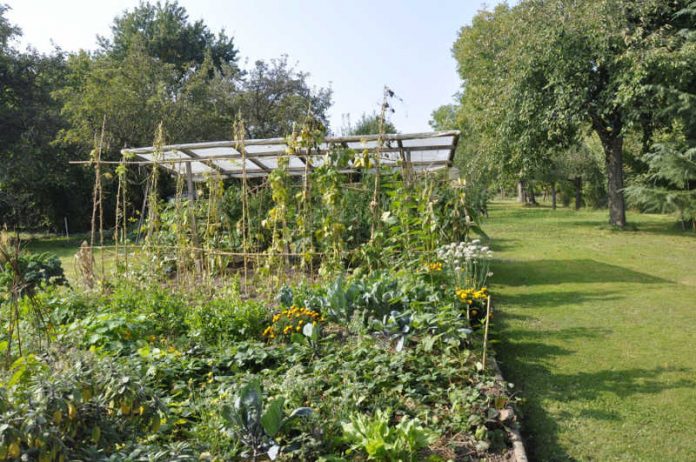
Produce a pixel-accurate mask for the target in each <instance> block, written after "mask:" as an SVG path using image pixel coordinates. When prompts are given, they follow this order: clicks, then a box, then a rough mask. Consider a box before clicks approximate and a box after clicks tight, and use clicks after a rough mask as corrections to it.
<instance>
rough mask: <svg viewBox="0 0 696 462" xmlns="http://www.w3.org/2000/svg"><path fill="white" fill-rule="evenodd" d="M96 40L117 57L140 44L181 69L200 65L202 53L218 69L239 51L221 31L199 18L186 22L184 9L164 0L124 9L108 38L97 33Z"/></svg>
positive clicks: (234, 59) (154, 55) (234, 57)
mask: <svg viewBox="0 0 696 462" xmlns="http://www.w3.org/2000/svg"><path fill="white" fill-rule="evenodd" d="M99 44H100V46H101V48H102V51H103V52H105V53H106V54H108V55H110V56H113V57H116V58H117V59H118V58H123V57H125V56H126V55H127V54H128V52H129V51H130V50H131V49H133V48H136V47H141V48H143V49H144V50H145V51H146V52H147V54H148V55H150V56H153V57H156V58H157V59H159V60H160V61H162V62H165V63H168V64H172V65H174V66H175V67H176V68H177V69H179V70H180V71H181V72H182V73H183V72H185V71H187V70H188V69H189V67H190V66H196V65H198V66H200V65H201V64H202V63H203V61H204V60H205V59H206V55H209V56H210V59H212V62H213V64H214V65H215V67H216V68H218V69H221V68H222V67H223V66H235V65H236V61H237V58H238V56H237V55H238V53H239V52H238V50H237V49H236V48H235V46H234V44H233V41H232V38H231V37H227V35H225V33H224V31H222V32H220V33H219V34H218V36H217V37H215V35H214V34H213V33H212V32H211V31H210V30H209V29H208V26H206V25H205V23H204V22H203V21H202V20H198V21H196V22H194V23H191V22H189V17H188V13H187V11H186V9H185V8H184V7H183V6H180V5H179V4H178V2H177V1H168V0H167V1H165V2H164V3H161V2H160V1H158V2H157V3H155V4H152V3H141V4H140V5H139V6H137V7H135V8H133V9H132V10H127V11H125V12H124V13H123V14H121V15H120V16H118V17H117V18H116V19H114V23H113V25H112V26H111V38H108V37H102V36H100V37H99Z"/></svg>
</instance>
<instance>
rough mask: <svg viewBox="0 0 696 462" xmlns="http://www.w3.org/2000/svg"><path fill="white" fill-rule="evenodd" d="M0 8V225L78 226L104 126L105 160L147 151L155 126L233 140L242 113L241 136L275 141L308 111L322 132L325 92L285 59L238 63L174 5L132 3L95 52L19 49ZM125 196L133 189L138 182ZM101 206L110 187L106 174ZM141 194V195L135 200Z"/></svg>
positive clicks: (181, 135)
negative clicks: (85, 164)
mask: <svg viewBox="0 0 696 462" xmlns="http://www.w3.org/2000/svg"><path fill="white" fill-rule="evenodd" d="M7 9H8V7H7V6H4V5H2V4H0V88H1V89H0V127H1V129H0V226H2V225H6V226H9V227H15V226H17V227H20V228H44V229H53V230H58V229H61V230H62V228H63V224H64V220H65V219H66V218H68V220H69V222H70V227H71V228H72V229H75V230H81V229H85V228H86V227H87V226H88V225H89V220H90V214H91V189H92V184H93V175H94V174H93V172H92V171H91V170H90V169H89V168H80V167H76V166H74V165H73V166H71V165H69V164H68V161H69V160H77V159H83V160H86V159H89V158H90V153H91V151H92V150H93V149H94V146H95V137H97V136H98V135H99V133H100V131H101V128H102V124H103V123H104V121H105V126H106V131H105V134H106V136H105V143H104V150H103V155H102V158H104V159H111V160H114V159H119V158H120V150H121V149H122V148H123V147H126V146H142V145H151V144H152V142H153V137H154V132H155V128H156V126H157V125H158V124H159V123H160V122H162V124H163V127H164V131H165V136H166V141H167V142H168V143H180V142H192V141H203V140H214V139H230V138H231V137H232V123H233V120H234V117H235V116H236V115H237V113H238V112H241V113H242V115H243V117H244V119H245V122H246V129H247V136H248V137H250V138H259V137H275V136H284V135H286V134H288V133H289V132H290V131H291V130H292V124H293V122H295V121H301V120H302V119H303V118H304V117H305V116H306V114H307V112H308V111H311V112H312V113H313V114H314V116H315V117H317V118H318V119H319V120H320V121H322V122H323V123H324V124H325V125H327V126H328V120H327V110H328V109H329V107H330V105H331V97H332V95H331V90H330V89H326V88H318V89H315V88H312V87H310V85H309V83H308V81H307V77H308V75H307V74H306V73H304V72H302V71H299V70H297V69H295V67H294V66H292V65H291V64H290V63H289V62H288V59H287V57H285V56H282V57H279V58H278V59H273V60H270V61H256V62H255V63H254V64H253V65H252V66H251V68H249V69H242V68H241V67H240V65H239V50H238V49H237V47H236V45H235V43H234V41H233V39H232V38H231V37H229V36H227V35H226V34H225V33H224V32H220V33H218V34H214V33H213V32H212V31H210V29H209V28H208V27H207V26H206V25H205V24H204V22H203V21H195V22H192V21H191V20H190V19H189V17H188V14H187V12H186V10H185V8H183V7H182V6H180V5H178V3H177V2H176V1H173V2H169V1H167V2H164V3H161V2H157V3H141V4H140V5H139V6H137V7H135V8H133V9H132V10H128V11H125V12H124V13H123V14H121V15H120V16H118V17H117V18H115V19H114V22H113V25H112V27H111V31H110V33H109V34H107V35H105V36H99V37H98V43H99V46H98V49H97V50H94V51H86V50H80V51H78V52H66V51H63V50H60V49H56V50H55V51H53V52H52V53H49V54H42V53H39V52H37V51H35V50H31V49H29V50H26V51H21V50H18V49H17V48H16V47H15V46H13V43H12V42H13V40H14V39H16V38H17V37H19V36H20V35H21V30H20V29H19V28H18V27H17V26H15V25H13V24H10V23H9V21H8V20H7V18H6V15H5V13H6V11H7ZM131 181H132V182H133V185H131V191H133V193H134V194H136V195H137V194H138V191H141V190H142V187H141V186H142V185H141V182H139V180H138V179H137V175H135V176H133V178H132V179H131ZM104 182H105V183H104V188H105V191H106V199H105V200H106V201H107V203H106V204H105V205H106V209H107V215H109V213H108V210H109V206H111V207H113V203H112V201H113V195H114V194H113V193H114V191H113V190H114V189H115V184H114V181H113V179H110V175H108V174H107V175H105V178H104ZM140 194H142V192H140Z"/></svg>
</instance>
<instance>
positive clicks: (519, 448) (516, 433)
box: [488, 358, 529, 462]
mask: <svg viewBox="0 0 696 462" xmlns="http://www.w3.org/2000/svg"><path fill="white" fill-rule="evenodd" d="M488 360H489V364H490V365H491V368H492V369H493V372H494V373H495V378H496V380H499V381H501V382H504V381H505V379H504V378H503V374H502V372H501V371H500V367H499V366H498V362H497V361H496V360H495V358H488ZM506 409H507V410H508V411H509V412H510V421H511V424H510V425H506V426H505V429H506V430H507V432H508V436H509V437H510V442H511V443H512V454H513V457H514V459H513V460H514V462H529V459H528V458H527V451H526V450H525V448H524V442H523V441H522V435H521V434H520V424H519V422H518V421H517V418H516V416H515V410H514V409H513V408H512V406H511V405H508V406H507V408H506Z"/></svg>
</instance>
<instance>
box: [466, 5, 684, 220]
mask: <svg viewBox="0 0 696 462" xmlns="http://www.w3.org/2000/svg"><path fill="white" fill-rule="evenodd" d="M685 3H686V2H684V1H681V2H679V1H674V2H661V1H658V0H651V1H647V2H633V1H629V0H596V1H592V2H567V1H564V0H552V1H546V0H526V1H523V2H521V3H519V4H518V5H516V6H514V7H509V6H506V5H503V6H498V7H496V9H495V10H493V11H492V12H488V11H484V12H481V13H479V15H477V17H476V18H475V19H474V21H473V23H472V25H471V26H469V27H465V28H463V29H462V31H461V32H460V35H459V38H458V40H457V42H456V43H455V46H454V54H455V57H456V59H457V61H458V64H459V71H460V75H461V76H462V79H463V82H464V83H463V92H462V101H461V106H460V107H461V111H462V113H463V115H462V116H461V117H460V118H461V119H463V124H464V126H465V127H467V128H470V129H472V130H473V131H474V132H475V133H476V135H475V138H477V139H478V140H480V141H482V144H483V147H484V149H483V151H484V152H487V153H488V154H489V155H490V157H491V158H493V159H495V160H496V161H497V162H499V163H501V164H502V165H504V166H505V170H507V173H508V174H510V173H515V174H518V175H520V177H524V176H526V175H528V174H529V173H530V172H534V171H535V170H537V169H538V168H540V167H543V166H544V165H545V164H547V163H548V162H549V161H550V160H551V159H552V158H553V157H554V156H555V155H557V153H558V152H562V151H563V150H564V149H566V148H567V147H569V146H572V145H573V144H575V143H577V142H578V140H580V139H582V138H583V137H584V136H585V134H586V133H587V131H588V130H591V131H593V132H595V133H596V134H597V136H598V137H599V140H600V141H601V145H602V148H603V151H604V157H605V164H606V172H607V194H608V205H609V221H610V223H612V224H614V225H617V226H624V225H625V222H626V219H625V208H626V206H625V202H624V197H623V183H624V178H623V177H624V140H625V137H626V136H627V134H629V133H630V132H631V131H643V132H644V133H645V134H646V138H647V141H648V142H647V144H648V145H649V139H650V137H651V134H650V132H649V131H646V130H647V129H649V128H651V126H652V125H654V122H656V121H658V120H659V117H658V114H657V109H656V108H659V107H660V106H659V105H657V103H659V101H660V100H659V98H658V95H657V94H655V93H652V94H651V92H649V91H647V88H648V87H646V86H645V85H646V84H647V82H646V81H645V80H646V79H647V78H649V76H650V75H651V72H654V70H655V68H654V67H653V68H651V69H652V71H646V70H645V68H643V67H642V66H643V65H644V64H643V63H644V61H643V60H641V59H640V56H642V55H644V54H646V53H648V52H649V50H655V48H656V46H659V44H656V43H655V42H654V41H652V40H651V39H650V38H649V36H650V34H651V33H652V31H657V30H663V29H664V28H667V29H669V28H670V27H671V26H673V25H674V24H675V23H676V22H679V21H682V20H683V19H678V18H677V16H676V15H677V13H678V12H679V11H680V10H681V9H682V8H684V5H685ZM676 74H680V73H679V72H677V73H676ZM680 75H683V74H680ZM675 77H676V76H675Z"/></svg>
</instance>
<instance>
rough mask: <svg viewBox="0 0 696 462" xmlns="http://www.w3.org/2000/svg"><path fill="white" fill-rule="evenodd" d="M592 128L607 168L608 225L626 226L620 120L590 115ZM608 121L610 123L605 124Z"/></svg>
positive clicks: (617, 116) (616, 117) (613, 117)
mask: <svg viewBox="0 0 696 462" xmlns="http://www.w3.org/2000/svg"><path fill="white" fill-rule="evenodd" d="M591 118H592V128H594V130H595V132H597V135H599V139H600V141H601V142H602V148H603V149H604V159H605V162H606V166H607V199H608V202H609V224H611V225H614V226H618V227H621V228H623V227H624V226H626V202H625V201H624V194H623V137H622V136H621V128H622V125H623V124H622V123H621V118H620V116H619V115H618V114H613V116H611V117H610V118H609V119H604V118H600V117H598V116H597V115H591ZM607 120H610V121H611V122H607Z"/></svg>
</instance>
